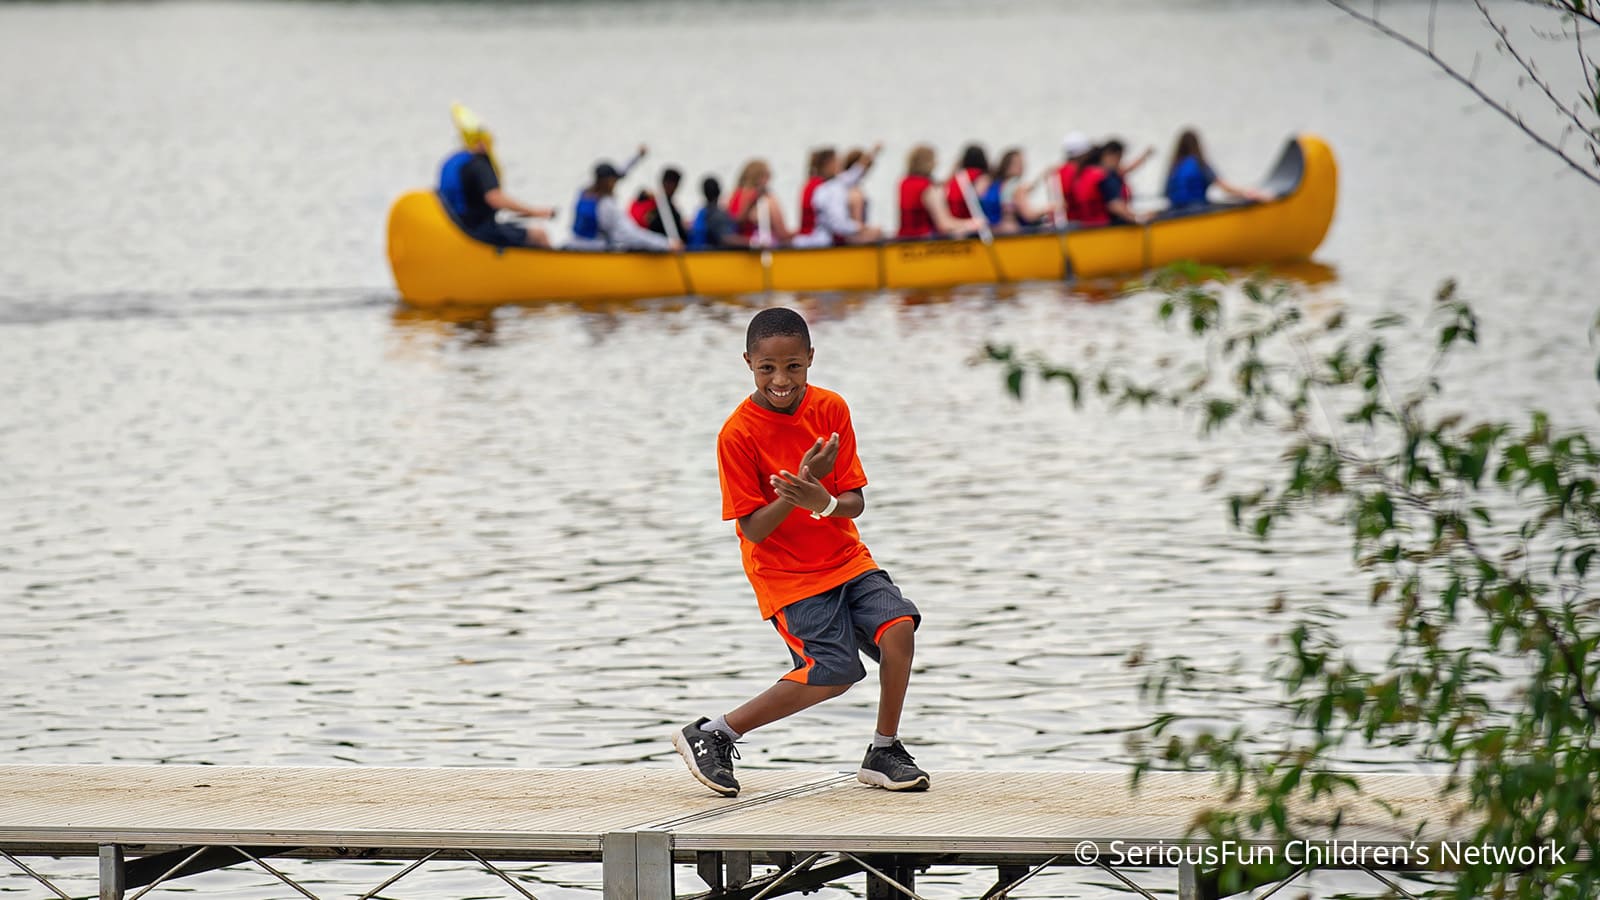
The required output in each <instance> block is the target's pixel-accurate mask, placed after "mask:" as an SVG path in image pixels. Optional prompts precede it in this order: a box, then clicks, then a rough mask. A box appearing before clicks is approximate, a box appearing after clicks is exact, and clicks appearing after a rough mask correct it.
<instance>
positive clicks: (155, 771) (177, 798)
mask: <svg viewBox="0 0 1600 900" xmlns="http://www.w3.org/2000/svg"><path fill="white" fill-rule="evenodd" d="M739 777H740V780H741V782H742V783H743V785H744V790H743V792H742V793H741V794H740V796H739V797H737V798H724V797H718V796H716V795H714V794H712V793H711V792H709V791H708V790H706V789H705V788H703V787H702V786H700V785H699V784H698V783H696V782H694V781H693V780H692V779H690V777H689V776H688V775H687V773H685V772H684V771H683V770H682V768H680V767H653V766H631V767H594V768H572V769H510V768H504V769H485V768H379V767H354V766H350V767H237V766H182V765H175V766H116V765H107V766H0V850H3V851H5V852H7V853H9V854H11V855H13V856H25V855H29V854H33V855H51V856H64V855H97V856H99V857H100V858H101V863H102V867H101V868H102V893H101V896H102V897H103V898H107V900H114V898H118V897H121V896H122V893H121V892H122V891H123V890H127V889H130V888H132V887H134V886H137V885H136V884H130V883H128V878H127V873H128V871H135V872H136V873H139V874H138V877H136V878H135V879H134V881H135V882H138V883H139V884H149V883H151V881H153V880H156V881H158V880H160V879H159V878H157V877H156V874H152V873H153V872H154V869H155V868H161V869H162V872H163V873H165V872H166V870H167V869H168V868H173V869H174V871H173V872H172V873H171V874H170V875H168V876H167V877H179V876H182V875H188V874H197V873H198V872H201V871H206V870H208V869H214V868H218V867H220V866H222V865H230V864H237V863H242V862H256V863H257V864H261V863H260V861H258V860H254V859H247V856H248V857H257V856H259V857H263V858H264V857H266V856H276V857H283V856H300V857H309V858H317V857H326V856H336V857H343V858H350V857H368V858H376V857H383V858H398V859H413V860H420V859H423V858H424V857H425V856H426V857H427V858H436V857H439V856H440V855H441V854H442V855H443V856H445V857H457V858H463V857H470V858H477V859H479V861H480V862H483V863H484V864H485V865H486V866H489V867H490V868H491V869H493V866H492V864H491V863H490V862H489V860H500V861H507V860H515V861H529V862H532V861H544V860H588V861H596V862H602V863H603V864H604V870H603V871H604V883H605V893H606V896H607V898H608V900H625V898H645V897H648V898H651V900H664V898H668V897H671V896H673V895H674V894H675V893H676V891H675V886H674V875H673V872H672V869H673V865H672V863H673V861H677V862H695V863H697V864H698V866H699V872H700V874H701V877H702V878H703V879H704V880H706V881H707V883H708V884H710V885H712V887H713V889H714V891H713V893H716V894H721V895H724V896H727V897H729V898H732V900H738V898H741V897H752V896H755V894H756V890H755V887H756V886H758V885H760V886H762V889H763V890H766V891H767V893H766V896H776V895H778V894H780V893H783V892H786V891H788V890H805V889H813V888H814V887H816V886H817V885H818V883H819V882H818V881H817V879H818V878H823V877H834V876H839V875H842V874H850V873H859V872H866V873H868V876H869V887H871V886H872V885H874V884H876V885H877V886H878V887H879V888H880V890H879V891H878V892H877V894H878V895H879V896H889V895H892V894H893V893H895V892H897V891H900V890H902V889H903V890H906V891H912V890H914V888H913V887H912V886H911V882H912V880H913V870H914V868H915V867H917V866H918V865H926V864H928V863H930V862H933V861H937V862H939V863H941V864H946V863H947V864H961V865H995V866H997V867H1000V870H1001V873H1002V881H1004V880H1005V878H1004V877H1005V875H1006V873H1007V872H1009V873H1010V874H1011V875H1012V876H1013V878H1014V877H1015V876H1017V875H1018V873H1019V872H1020V871H1021V870H1020V869H1019V868H1018V867H1019V866H1020V867H1027V866H1030V865H1037V864H1039V863H1045V864H1050V865H1073V864H1075V863H1074V859H1075V857H1074V855H1073V854H1075V853H1077V852H1080V849H1081V848H1082V847H1083V846H1084V845H1085V842H1088V844H1090V845H1092V846H1093V847H1094V848H1095V849H1096V850H1097V851H1098V852H1100V853H1109V852H1110V851H1111V848H1112V847H1113V845H1114V844H1115V845H1120V846H1123V847H1129V846H1159V845H1167V846H1170V845H1174V844H1182V843H1183V842H1184V840H1185V834H1186V832H1187V831H1188V829H1189V828H1190V826H1191V825H1192V824H1193V823H1194V821H1195V818H1196V816H1197V815H1198V814H1199V813H1201V812H1202V811H1203V810H1206V809H1209V808H1215V807H1217V806H1219V805H1222V804H1224V803H1225V802H1226V798H1225V797H1224V794H1223V791H1222V789H1221V788H1220V787H1219V786H1218V784H1217V781H1216V779H1215V777H1214V776H1212V775H1211V774H1209V773H1173V772H1156V773H1149V774H1147V775H1146V776H1145V778H1144V779H1143V780H1142V781H1141V782H1140V784H1139V786H1138V788H1137V789H1134V788H1133V787H1131V786H1130V783H1129V778H1128V773H1127V772H1126V771H1106V772H1047V771H1025V772H1003V771H960V772H935V773H934V788H933V790H930V791H928V792H925V793H907V794H893V793H889V792H886V791H882V790H879V789H876V788H871V787H867V786H865V785H862V784H859V783H858V782H856V781H855V779H854V776H853V773H840V772H836V771H830V770H827V769H770V770H763V769H755V768H745V769H742V770H741V771H740V773H739ZM1361 782H1362V786H1363V790H1364V793H1363V794H1362V795H1360V796H1355V797H1352V796H1344V797H1341V799H1340V801H1339V802H1338V803H1337V804H1335V803H1332V802H1329V801H1326V800H1324V801H1321V802H1318V803H1315V804H1301V805H1300V806H1298V807H1295V809H1294V813H1295V816H1294V821H1295V823H1296V829H1297V831H1298V833H1300V834H1302V835H1305V836H1306V837H1308V838H1311V839H1329V838H1334V837H1337V838H1338V839H1339V840H1359V841H1362V842H1365V843H1368V844H1395V845H1404V844H1406V843H1408V842H1410V841H1412V840H1413V839H1414V838H1417V839H1421V840H1425V841H1440V840H1455V839H1464V838H1465V837H1466V835H1465V833H1464V832H1463V827H1462V826H1460V825H1454V826H1452V825H1451V824H1450V823H1451V822H1452V809H1451V808H1450V807H1448V806H1447V805H1445V804H1444V803H1443V802H1442V801H1441V800H1440V799H1439V797H1438V792H1439V788H1440V784H1441V782H1440V780H1439V779H1438V778H1437V777H1434V776H1428V775H1409V774H1371V775H1364V776H1362V777H1361ZM1336 815H1337V817H1338V822H1339V827H1338V829H1337V831H1334V830H1333V828H1332V823H1333V822H1334V821H1335V816H1336ZM1419 829H1420V831H1419ZM206 848H212V849H211V850H206ZM216 848H222V849H221V850H218V849H216ZM228 848H244V849H243V850H228ZM252 848H255V849H254V850H252ZM246 850H252V852H250V853H249V854H246V853H245V851H246ZM201 851H205V852H206V854H207V855H205V856H204V857H202V856H200V855H198V854H200V853H201ZM131 854H144V855H146V856H149V857H150V858H151V859H152V860H154V861H159V862H160V863H161V865H160V866H154V865H153V864H146V865H144V866H142V867H140V866H139V865H138V863H139V860H137V859H128V856H129V855H131ZM163 854H164V855H163ZM191 856H192V857H193V858H192V859H189V860H188V862H187V863H184V864H183V865H177V863H182V862H183V860H184V859H187V858H189V857H191ZM169 859H170V860H171V861H174V865H175V866H176V867H175V868H174V867H173V866H167V865H166V863H167V862H168V861H169ZM752 859H759V860H765V861H768V862H772V863H774V864H776V865H778V866H779V872H777V873H774V875H772V876H769V877H768V878H767V879H765V880H763V879H760V878H757V879H752V878H751V877H750V874H749V865H750V862H751V860H752ZM875 860H876V861H877V863H876V864H875V863H874V861H875ZM13 861H14V862H15V861H16V860H13ZM129 867H133V868H131V869H130V868H129ZM263 868H267V869H268V871H273V870H272V869H271V868H270V867H269V866H266V865H263ZM157 874H159V873H157ZM274 874H276V875H278V876H279V877H280V878H281V877H284V876H282V875H281V874H280V873H277V872H274ZM1189 875H1190V877H1189V878H1188V879H1187V881H1186V883H1188V884H1189V885H1190V886H1191V888H1192V887H1194V885H1195V884H1196V883H1202V884H1203V879H1201V880H1200V882H1197V880H1196V878H1195V877H1194V873H1189ZM779 876H782V877H779ZM502 877H504V876H503V875H502ZM1119 877H1120V876H1119ZM785 879H787V882H786V883H782V884H778V883H774V882H775V881H777V882H782V881H784V880H785ZM1180 881H1184V879H1180ZM886 885H887V890H888V892H889V893H888V894H885V893H883V888H884V886H886ZM997 886H998V883H997ZM513 887H515V885H513ZM780 887H782V888H784V891H779V890H777V888H780ZM870 893H874V892H873V891H871V890H869V894H870ZM1183 893H1186V894H1188V895H1190V896H1196V897H1198V896H1204V895H1205V892H1204V891H1203V890H1198V889H1196V890H1190V891H1185V892H1183Z"/></svg>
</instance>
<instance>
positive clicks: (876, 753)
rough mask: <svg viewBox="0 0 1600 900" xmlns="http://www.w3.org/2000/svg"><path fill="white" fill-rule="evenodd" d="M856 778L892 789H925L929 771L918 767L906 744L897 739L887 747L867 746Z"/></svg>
mask: <svg viewBox="0 0 1600 900" xmlns="http://www.w3.org/2000/svg"><path fill="white" fill-rule="evenodd" d="M856 780H857V781H859V782H861V783H862V784H870V785H874V786H876V787H881V788H888V789H889V790H891V791H925V790H927V789H928V773H927V772H924V771H922V770H921V769H919V768H917V764H916V763H914V762H912V761H911V754H910V753H907V752H906V748H905V745H904V744H902V743H900V742H899V741H895V742H894V743H892V744H890V745H889V746H887V747H870V746H869V747H867V756H866V758H865V759H863V760H862V761H861V769H860V770H859V771H857V772H856Z"/></svg>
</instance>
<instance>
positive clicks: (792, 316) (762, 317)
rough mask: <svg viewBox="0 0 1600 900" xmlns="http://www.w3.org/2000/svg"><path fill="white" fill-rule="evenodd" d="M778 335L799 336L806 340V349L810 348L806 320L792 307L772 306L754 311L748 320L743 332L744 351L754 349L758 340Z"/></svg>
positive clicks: (809, 333) (809, 331)
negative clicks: (748, 323)
mask: <svg viewBox="0 0 1600 900" xmlns="http://www.w3.org/2000/svg"><path fill="white" fill-rule="evenodd" d="M779 336H785V337H797V338H800V339H802V340H804V341H805V342H806V349H808V350H809V349H810V348H811V329H809V328H807V327H806V320H805V319H804V318H802V317H801V316H800V314H799V313H797V312H795V311H794V310H792V309H784V308H783V307H781V306H774V307H772V308H771V309H763V310H762V311H761V312H758V313H756V315H755V318H753V319H751V320H750V327H749V328H748V329H746V330H745V333H744V349H745V350H746V352H748V351H751V350H754V349H755V348H756V344H757V343H759V342H760V341H762V340H765V339H766V338H769V337H779Z"/></svg>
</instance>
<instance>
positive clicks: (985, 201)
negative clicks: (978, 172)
mask: <svg viewBox="0 0 1600 900" xmlns="http://www.w3.org/2000/svg"><path fill="white" fill-rule="evenodd" d="M1000 187H1001V185H1000V179H998V178H996V179H995V180H994V181H992V182H990V184H989V189H988V190H986V191H984V192H983V196H982V197H979V198H978V206H979V207H980V208H981V209H982V210H983V217H984V218H986V219H988V220H989V224H990V225H998V224H1000V217H1001V208H1000Z"/></svg>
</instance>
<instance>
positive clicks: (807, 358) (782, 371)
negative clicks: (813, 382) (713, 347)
mask: <svg viewBox="0 0 1600 900" xmlns="http://www.w3.org/2000/svg"><path fill="white" fill-rule="evenodd" d="M814 352H815V351H813V350H812V348H811V347H808V346H806V341H805V338H802V337H800V336H799V335H797V334H775V335H772V336H770V337H764V338H762V339H761V340H759V341H756V344H755V346H754V347H752V348H750V350H749V351H748V352H746V353H745V355H744V361H745V365H748V366H749V367H750V371H751V372H753V373H754V374H755V376H756V393H755V401H756V403H757V404H759V405H761V406H764V407H766V408H767V409H770V410H772V411H774V412H788V411H790V410H791V409H794V406H795V404H796V403H799V402H800V395H801V394H803V393H805V388H806V370H807V369H809V368H811V356H812V353H814Z"/></svg>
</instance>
